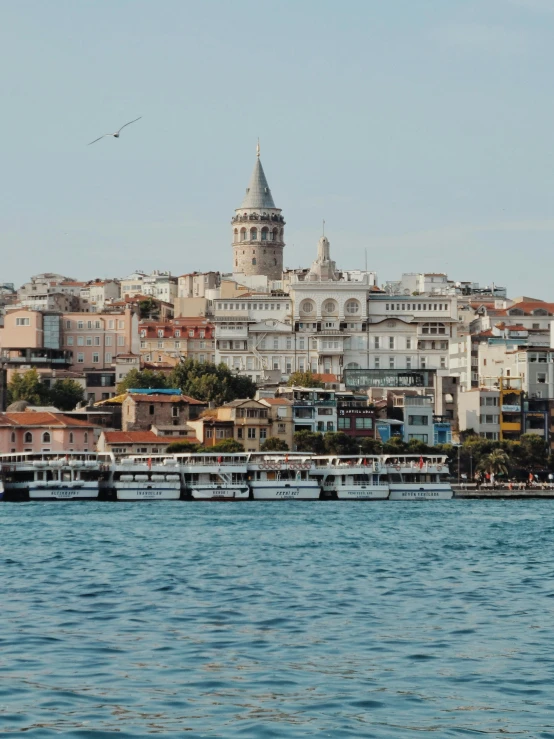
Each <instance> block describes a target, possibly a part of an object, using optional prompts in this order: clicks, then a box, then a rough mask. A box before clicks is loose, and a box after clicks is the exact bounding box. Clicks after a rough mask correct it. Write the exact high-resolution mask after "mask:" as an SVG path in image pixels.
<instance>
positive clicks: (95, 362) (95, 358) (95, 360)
mask: <svg viewBox="0 0 554 739" xmlns="http://www.w3.org/2000/svg"><path fill="white" fill-rule="evenodd" d="M92 361H93V364H98V362H99V361H100V355H99V354H98V352H94V354H93V355H92Z"/></svg>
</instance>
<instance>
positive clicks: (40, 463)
mask: <svg viewBox="0 0 554 739" xmlns="http://www.w3.org/2000/svg"><path fill="white" fill-rule="evenodd" d="M106 462H107V460H106V459H104V458H103V457H101V455H98V454H95V453H88V452H67V453H63V452H62V453H56V452H44V453H32V452H25V453H21V454H3V455H0V465H1V469H2V477H3V480H4V491H5V497H6V499H8V498H12V499H29V500H74V499H77V500H90V499H94V498H98V494H99V487H100V483H101V480H102V479H103V477H105V476H106V475H107V470H108V466H107V464H106Z"/></svg>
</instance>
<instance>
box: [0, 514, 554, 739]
mask: <svg viewBox="0 0 554 739" xmlns="http://www.w3.org/2000/svg"><path fill="white" fill-rule="evenodd" d="M553 515H554V502H548V501H510V502H504V501H492V502H491V501H486V502H485V501H465V502H462V501H459V502H457V501H445V502H433V503H396V502H395V503H393V502H381V503H377V502H373V503H371V502H365V503H362V502H357V503H347V502H325V503H309V502H304V503H303V502H298V501H279V502H276V503H259V502H249V503H228V504H221V503H188V504H187V503H179V502H176V503H163V502H160V501H156V502H144V503H136V504H132V503H131V504H123V503H117V504H110V503H95V502H92V503H91V502H83V503H78V502H61V503H27V504H8V503H4V504H2V505H0V598H1V604H0V605H1V610H0V737H2V739H4V737H16V736H18V737H19V736H21V735H22V734H25V736H26V737H30V738H32V739H36V738H38V737H40V738H41V739H42V738H43V737H59V736H60V735H63V736H64V737H70V738H71V737H75V738H78V739H89V738H90V739H93V738H94V739H101V738H102V737H105V736H117V737H120V739H125V738H127V737H129V739H130V738H131V737H132V738H133V739H137V738H139V737H145V736H151V735H153V734H161V735H176V736H183V737H188V738H189V739H196V738H197V737H224V738H225V739H234V738H235V737H237V738H239V737H240V738H241V739H249V738H252V739H265V738H266V737H267V738H269V737H279V738H287V739H288V738H290V739H293V738H296V737H312V736H313V737H333V739H342V738H343V737H344V738H346V737H376V738H378V739H388V738H389V737H391V738H392V737H394V739H405V738H410V737H414V738H416V737H417V738H418V739H421V738H422V736H426V735H433V736H434V737H436V738H437V739H443V738H447V737H475V736H483V735H486V736H489V737H502V738H503V739H508V738H510V737H514V739H515V738H517V739H521V738H522V737H532V738H533V739H542V738H544V739H551V738H554V614H553V606H554V581H553V569H554V523H553Z"/></svg>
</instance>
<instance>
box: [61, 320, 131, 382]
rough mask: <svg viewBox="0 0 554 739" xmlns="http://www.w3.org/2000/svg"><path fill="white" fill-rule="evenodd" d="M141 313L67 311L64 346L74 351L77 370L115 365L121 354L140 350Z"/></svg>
mask: <svg viewBox="0 0 554 739" xmlns="http://www.w3.org/2000/svg"><path fill="white" fill-rule="evenodd" d="M138 320H139V319H138V316H137V314H136V313H135V312H134V311H132V310H125V311H122V312H121V313H95V314H94V315H90V314H84V313H64V314H63V315H62V326H61V330H62V346H61V348H62V349H64V350H66V351H72V352H73V365H72V367H71V368H72V369H73V370H74V371H77V372H78V371H82V370H86V369H91V370H94V369H97V370H98V369H99V370H102V369H106V368H109V369H112V365H113V364H114V362H115V357H116V356H117V355H118V354H129V353H135V354H138V350H139V347H140V342H139V333H138Z"/></svg>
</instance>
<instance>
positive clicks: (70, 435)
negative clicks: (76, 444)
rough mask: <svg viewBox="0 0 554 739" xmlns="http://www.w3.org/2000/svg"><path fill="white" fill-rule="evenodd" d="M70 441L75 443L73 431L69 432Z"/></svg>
mask: <svg viewBox="0 0 554 739" xmlns="http://www.w3.org/2000/svg"><path fill="white" fill-rule="evenodd" d="M69 443H70V444H73V431H70V432H69Z"/></svg>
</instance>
